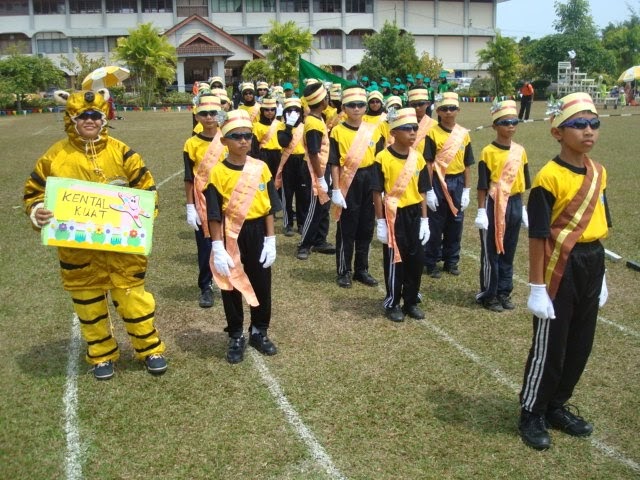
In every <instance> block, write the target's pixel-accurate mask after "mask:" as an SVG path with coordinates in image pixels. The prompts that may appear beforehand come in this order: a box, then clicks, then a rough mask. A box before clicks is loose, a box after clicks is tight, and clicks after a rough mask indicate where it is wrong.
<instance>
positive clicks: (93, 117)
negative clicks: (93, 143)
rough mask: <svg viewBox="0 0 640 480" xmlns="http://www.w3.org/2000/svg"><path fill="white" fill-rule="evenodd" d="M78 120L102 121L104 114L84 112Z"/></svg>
mask: <svg viewBox="0 0 640 480" xmlns="http://www.w3.org/2000/svg"><path fill="white" fill-rule="evenodd" d="M76 119H80V120H89V119H91V120H93V121H96V120H102V113H100V112H94V111H93V110H92V111H90V112H82V113H81V114H80V115H78V116H77V117H76Z"/></svg>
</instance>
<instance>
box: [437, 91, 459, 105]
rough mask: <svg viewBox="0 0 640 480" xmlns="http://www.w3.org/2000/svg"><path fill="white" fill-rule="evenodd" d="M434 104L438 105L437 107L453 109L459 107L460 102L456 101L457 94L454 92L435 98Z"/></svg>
mask: <svg viewBox="0 0 640 480" xmlns="http://www.w3.org/2000/svg"><path fill="white" fill-rule="evenodd" d="M436 103H437V104H438V107H444V106H446V105H453V106H454V107H459V106H460V101H459V100H458V94H457V93H456V92H444V93H443V94H442V95H439V96H438V98H436Z"/></svg>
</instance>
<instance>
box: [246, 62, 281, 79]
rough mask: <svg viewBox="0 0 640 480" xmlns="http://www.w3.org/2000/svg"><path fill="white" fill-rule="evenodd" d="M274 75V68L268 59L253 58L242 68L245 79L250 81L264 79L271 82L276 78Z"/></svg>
mask: <svg viewBox="0 0 640 480" xmlns="http://www.w3.org/2000/svg"><path fill="white" fill-rule="evenodd" d="M273 77H274V70H273V68H271V66H270V65H269V63H268V62H267V61H266V60H262V59H258V60H251V61H250V62H247V64H246V65H245V66H244V68H243V69H242V78H243V80H246V81H249V82H255V81H258V80H264V81H266V82H269V83H271V82H273V80H274V78H273Z"/></svg>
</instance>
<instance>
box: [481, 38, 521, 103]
mask: <svg viewBox="0 0 640 480" xmlns="http://www.w3.org/2000/svg"><path fill="white" fill-rule="evenodd" d="M478 60H479V64H478V68H480V69H481V68H482V66H481V65H482V64H486V65H487V67H488V68H487V69H488V71H489V73H490V74H491V77H492V78H493V81H494V88H495V91H494V92H493V93H494V94H495V95H510V94H511V93H513V90H514V88H515V83H516V81H517V80H518V73H519V70H520V57H519V55H518V44H517V43H516V42H515V40H513V39H512V38H508V37H503V36H502V35H500V33H497V34H496V38H495V40H491V41H490V42H488V43H487V45H486V46H485V48H483V49H481V50H479V51H478Z"/></svg>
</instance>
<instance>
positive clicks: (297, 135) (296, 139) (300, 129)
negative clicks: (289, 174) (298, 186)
mask: <svg viewBox="0 0 640 480" xmlns="http://www.w3.org/2000/svg"><path fill="white" fill-rule="evenodd" d="M303 134H304V125H303V124H302V123H301V124H300V125H298V126H297V127H296V128H295V129H294V130H293V135H292V138H291V143H289V146H288V147H287V148H285V149H283V150H282V155H281V156H280V164H279V165H278V171H277V172H276V178H275V180H274V184H275V186H276V188H277V189H280V188H282V170H283V169H284V166H285V164H286V163H287V160H289V156H291V154H292V153H293V151H294V150H295V149H296V147H297V146H298V144H299V143H300V141H301V140H302V135H303Z"/></svg>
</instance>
